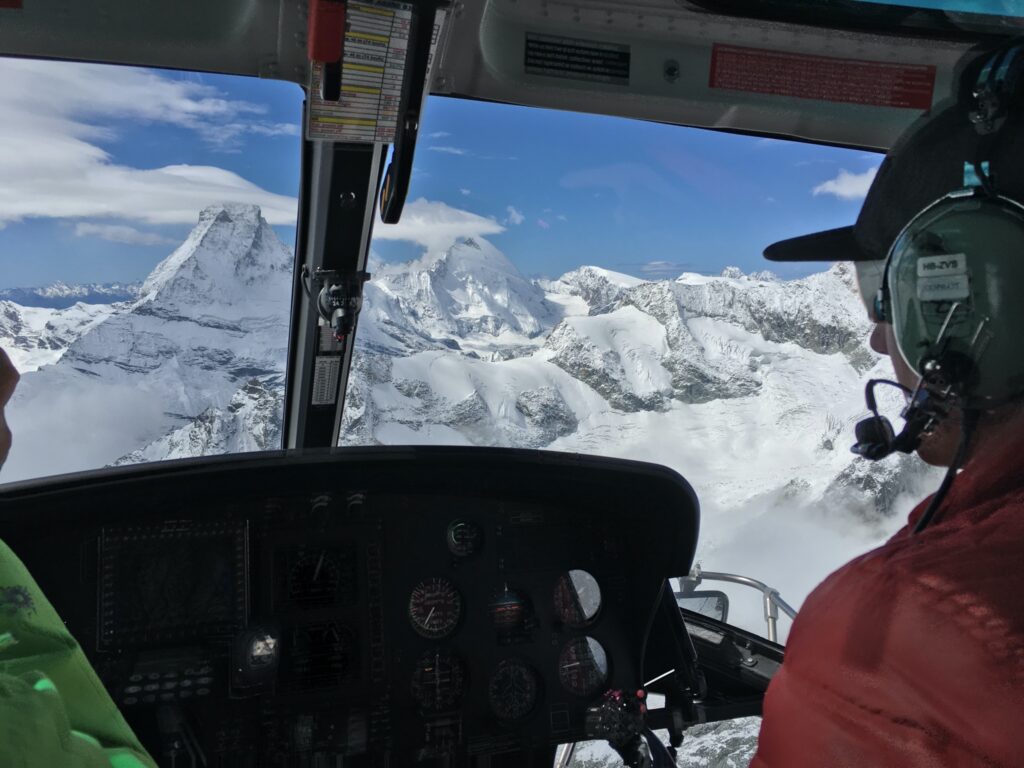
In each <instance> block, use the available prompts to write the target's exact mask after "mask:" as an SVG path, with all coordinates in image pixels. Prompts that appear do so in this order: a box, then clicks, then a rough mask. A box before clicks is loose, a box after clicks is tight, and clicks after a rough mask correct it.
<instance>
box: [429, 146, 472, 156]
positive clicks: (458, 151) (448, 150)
mask: <svg viewBox="0 0 1024 768" xmlns="http://www.w3.org/2000/svg"><path fill="white" fill-rule="evenodd" d="M427 149H429V150H430V151H431V152H443V153H445V154H446V155H464V154H466V150H464V149H463V148H462V147H427Z"/></svg>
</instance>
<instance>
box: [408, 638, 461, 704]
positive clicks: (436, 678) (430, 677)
mask: <svg viewBox="0 0 1024 768" xmlns="http://www.w3.org/2000/svg"><path fill="white" fill-rule="evenodd" d="M464 688H465V673H464V670H463V667H462V662H461V661H460V660H459V658H458V656H455V655H454V654H452V653H449V652H448V651H442V650H433V651H429V652H427V653H424V654H423V655H422V656H420V658H419V660H418V661H417V662H416V670H415V672H413V677H412V696H413V698H414V699H416V703H417V704H419V706H420V708H421V709H423V710H426V711H429V712H440V711H443V710H446V709H451V708H453V707H455V706H457V705H458V703H459V700H460V699H461V698H462V692H463V690H464Z"/></svg>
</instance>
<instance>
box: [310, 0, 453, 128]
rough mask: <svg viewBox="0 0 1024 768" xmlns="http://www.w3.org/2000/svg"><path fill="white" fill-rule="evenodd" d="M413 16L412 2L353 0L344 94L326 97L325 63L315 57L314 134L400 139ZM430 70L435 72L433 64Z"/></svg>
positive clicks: (439, 18)
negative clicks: (323, 83)
mask: <svg viewBox="0 0 1024 768" xmlns="http://www.w3.org/2000/svg"><path fill="white" fill-rule="evenodd" d="M444 18H445V13H444V11H438V12H437V15H436V17H435V20H434V36H433V39H432V40H431V45H430V61H433V56H434V53H435V51H436V48H437V41H438V38H439V37H440V32H441V25H442V24H443V23H444ZM411 20H412V4H411V3H401V2H392V1H391V0H374V1H373V2H362V3H356V2H350V3H349V4H348V6H347V13H346V17H345V21H346V23H345V45H344V54H343V57H342V66H341V99H340V100H339V101H324V100H323V99H321V98H320V79H321V77H322V74H323V65H321V64H319V63H314V64H313V66H312V67H311V73H310V106H309V119H308V120H307V123H306V135H307V136H308V138H310V139H312V140H317V139H319V140H327V141H355V142H376V141H380V142H384V143H391V142H393V141H394V140H395V131H396V128H397V126H398V109H399V102H400V101H401V98H402V79H403V77H404V76H405V59H406V52H407V49H408V46H409V33H410V22H411ZM427 73H428V75H427V76H428V77H429V73H430V66H429V64H428V66H427Z"/></svg>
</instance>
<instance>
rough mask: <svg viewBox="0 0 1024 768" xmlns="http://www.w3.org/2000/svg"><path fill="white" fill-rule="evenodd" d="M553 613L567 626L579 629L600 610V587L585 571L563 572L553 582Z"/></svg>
mask: <svg viewBox="0 0 1024 768" xmlns="http://www.w3.org/2000/svg"><path fill="white" fill-rule="evenodd" d="M554 603H555V615H556V616H557V617H558V620H559V621H561V622H562V623H563V624H565V625H566V626H568V627H572V628H574V629H580V628H582V627H585V626H586V625H587V624H589V623H590V622H592V621H593V620H594V617H595V616H597V612H598V611H599V610H601V587H600V586H599V585H598V583H597V579H595V578H594V577H593V576H591V575H590V574H589V573H587V572H586V571H580V570H574V571H568V572H567V573H563V574H562V575H561V576H559V578H558V583H557V584H555V595H554Z"/></svg>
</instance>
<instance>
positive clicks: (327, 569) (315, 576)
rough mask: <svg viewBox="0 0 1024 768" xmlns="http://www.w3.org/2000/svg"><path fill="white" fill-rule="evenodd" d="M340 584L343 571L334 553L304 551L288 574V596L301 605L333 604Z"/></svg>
mask: <svg viewBox="0 0 1024 768" xmlns="http://www.w3.org/2000/svg"><path fill="white" fill-rule="evenodd" d="M340 582H341V570H340V568H339V567H338V560H337V556H336V555H335V553H334V552H330V551H328V550H320V551H319V552H318V551H303V552H302V554H301V555H299V557H298V558H297V559H296V560H295V562H294V563H293V564H292V567H291V570H290V572H289V574H288V596H289V598H290V599H291V601H292V602H294V603H298V604H299V605H307V604H308V605H320V604H324V603H332V602H334V598H335V595H336V594H337V591H338V585H339V584H340Z"/></svg>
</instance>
